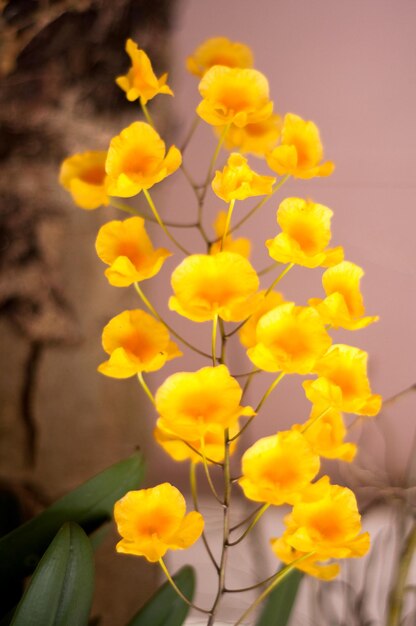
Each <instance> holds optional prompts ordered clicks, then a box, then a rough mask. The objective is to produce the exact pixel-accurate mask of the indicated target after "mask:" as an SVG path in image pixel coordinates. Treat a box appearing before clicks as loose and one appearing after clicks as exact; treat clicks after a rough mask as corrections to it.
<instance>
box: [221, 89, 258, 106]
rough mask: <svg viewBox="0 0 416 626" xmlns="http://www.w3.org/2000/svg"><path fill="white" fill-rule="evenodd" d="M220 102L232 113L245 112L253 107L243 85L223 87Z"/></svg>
mask: <svg viewBox="0 0 416 626" xmlns="http://www.w3.org/2000/svg"><path fill="white" fill-rule="evenodd" d="M218 101H219V102H220V103H221V104H222V105H223V106H224V107H225V108H226V109H229V110H231V111H243V110H244V109H247V108H248V107H250V106H252V99H251V98H250V97H249V94H248V93H247V88H246V87H244V86H243V85H235V84H234V85H233V84H226V85H224V86H223V88H222V90H221V92H220V94H219V97H218Z"/></svg>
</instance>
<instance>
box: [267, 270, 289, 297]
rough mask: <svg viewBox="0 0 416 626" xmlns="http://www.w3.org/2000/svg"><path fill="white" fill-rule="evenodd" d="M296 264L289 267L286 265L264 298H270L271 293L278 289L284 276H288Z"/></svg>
mask: <svg viewBox="0 0 416 626" xmlns="http://www.w3.org/2000/svg"><path fill="white" fill-rule="evenodd" d="M294 265H295V264H294V263H289V265H286V267H285V269H284V270H283V271H282V272H281V273H280V274H279V276H278V277H277V278H276V279H275V280H274V281H273V282H272V284H271V285H270V287H269V288H268V289H267V291H266V293H265V294H264V297H266V296H268V295H269V293H270V292H271V290H272V289H273V288H274V287H276V285H277V283H280V281H281V280H282V278H283V277H284V276H286V274H287V273H288V272H289V271H290V270H291V269H292V267H293V266H294Z"/></svg>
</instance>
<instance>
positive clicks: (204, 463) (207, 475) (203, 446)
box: [201, 437, 223, 504]
mask: <svg viewBox="0 0 416 626" xmlns="http://www.w3.org/2000/svg"><path fill="white" fill-rule="evenodd" d="M201 453H202V454H201V456H202V464H203V466H204V471H205V476H206V478H207V482H208V485H209V488H210V489H211V492H212V495H213V496H214V498H215V499H216V500H217V501H218V502H219V503H220V504H223V502H222V500H221V498H220V497H219V495H218V493H217V490H216V489H215V486H214V483H213V482H212V478H211V474H210V473H209V467H208V461H207V457H206V456H205V443H204V438H203V437H201Z"/></svg>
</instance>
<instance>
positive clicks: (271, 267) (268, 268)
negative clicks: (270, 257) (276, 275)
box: [257, 261, 282, 276]
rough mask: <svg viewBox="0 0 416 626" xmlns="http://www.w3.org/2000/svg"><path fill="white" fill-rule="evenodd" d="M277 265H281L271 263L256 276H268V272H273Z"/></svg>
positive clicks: (275, 262)
mask: <svg viewBox="0 0 416 626" xmlns="http://www.w3.org/2000/svg"><path fill="white" fill-rule="evenodd" d="M278 265H282V264H281V263H278V262H277V261H274V262H273V263H271V265H268V266H267V267H264V268H263V269H262V270H260V271H259V272H257V276H264V275H265V274H268V273H269V272H271V271H272V270H274V269H275V268H276V267H277V266H278Z"/></svg>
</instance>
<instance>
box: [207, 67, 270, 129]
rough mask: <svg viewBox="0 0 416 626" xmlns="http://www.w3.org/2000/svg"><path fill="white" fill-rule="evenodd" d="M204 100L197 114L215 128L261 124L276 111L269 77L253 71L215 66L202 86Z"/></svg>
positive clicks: (209, 71)
mask: <svg viewBox="0 0 416 626" xmlns="http://www.w3.org/2000/svg"><path fill="white" fill-rule="evenodd" d="M199 92H200V94H201V96H202V98H203V100H202V102H200V103H199V105H198V107H197V109H196V112H197V113H198V115H199V116H200V117H202V119H203V120H204V121H205V122H208V124H212V125H213V126H224V125H225V124H229V123H230V124H231V123H232V124H235V126H238V127H239V128H242V127H243V126H246V125H247V124H252V123H255V122H261V121H263V120H265V119H267V118H268V117H270V115H271V114H272V112H273V102H271V101H270V99H269V83H268V81H267V78H266V77H265V76H264V75H263V74H261V73H260V72H258V71H257V70H252V69H240V68H231V67H224V66H222V65H214V67H211V69H210V70H208V72H207V73H206V74H205V75H204V77H203V78H202V80H201V82H200V83H199Z"/></svg>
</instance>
